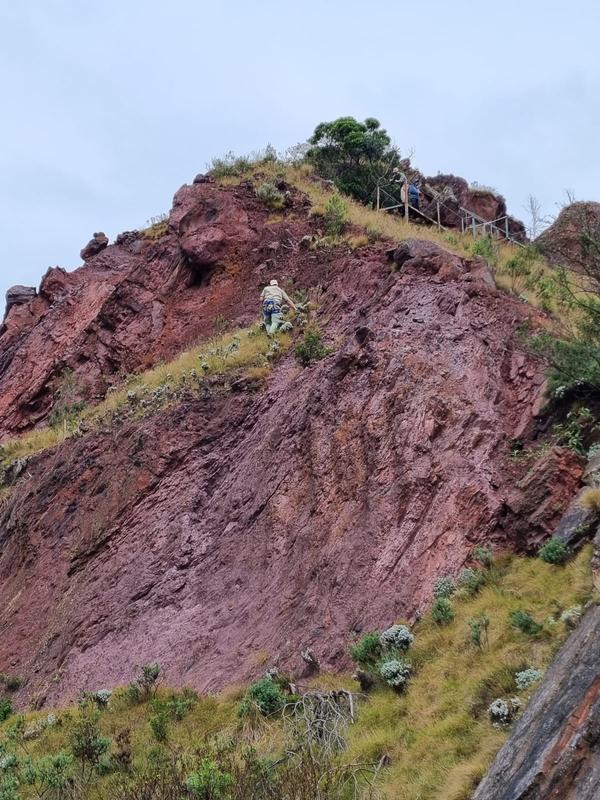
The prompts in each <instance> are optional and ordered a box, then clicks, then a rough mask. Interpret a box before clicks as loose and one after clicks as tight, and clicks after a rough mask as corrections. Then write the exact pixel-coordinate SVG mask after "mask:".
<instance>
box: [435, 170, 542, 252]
mask: <svg viewBox="0 0 600 800" xmlns="http://www.w3.org/2000/svg"><path fill="white" fill-rule="evenodd" d="M422 184H423V187H424V189H425V195H424V198H423V204H422V210H423V211H424V212H425V213H426V214H427V215H428V216H429V217H431V218H432V219H434V220H435V219H437V207H436V203H435V201H432V200H431V199H428V198H427V186H430V187H432V188H433V189H434V190H435V191H436V192H437V193H438V194H441V195H442V197H443V206H442V207H441V208H440V222H441V223H442V225H444V226H446V227H449V228H460V226H461V216H462V215H461V212H460V208H461V207H462V208H466V209H468V210H469V211H472V212H473V213H474V214H477V216H479V217H481V218H482V219H484V220H487V221H489V222H494V221H496V220H500V221H498V222H496V224H497V226H498V227H499V228H500V230H501V231H503V232H504V231H505V230H506V228H507V229H508V233H509V235H510V236H511V237H512V238H514V239H516V240H517V241H522V242H525V241H526V240H527V235H526V232H525V226H524V225H523V223H522V222H521V221H520V220H517V219H515V218H514V217H510V216H509V217H508V218H507V220H506V221H505V220H504V217H506V216H507V213H508V212H507V209H506V200H505V199H504V198H503V197H502V196H501V195H499V194H496V193H495V192H493V191H491V190H488V189H484V188H481V189H479V188H477V187H474V188H473V187H469V184H468V183H467V182H466V181H465V180H464V178H458V177H457V176H456V175H436V176H435V177H432V178H424V179H423V181H422Z"/></svg>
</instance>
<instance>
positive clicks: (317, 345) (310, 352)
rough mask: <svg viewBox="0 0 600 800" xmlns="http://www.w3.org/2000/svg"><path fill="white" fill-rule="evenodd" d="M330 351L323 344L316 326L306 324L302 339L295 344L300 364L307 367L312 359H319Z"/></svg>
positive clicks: (321, 336)
mask: <svg viewBox="0 0 600 800" xmlns="http://www.w3.org/2000/svg"><path fill="white" fill-rule="evenodd" d="M330 352H331V349H330V348H329V347H326V346H325V345H324V344H323V335H322V334H321V331H320V329H319V328H318V326H317V325H315V324H312V325H308V326H307V327H306V330H305V331H304V338H303V340H302V341H301V342H300V344H298V345H297V346H296V358H297V359H298V361H299V362H300V363H301V364H302V366H304V367H307V366H308V365H309V364H312V363H313V362H314V361H320V360H321V359H322V358H325V357H326V356H328V355H329V354H330Z"/></svg>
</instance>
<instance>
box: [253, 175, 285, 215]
mask: <svg viewBox="0 0 600 800" xmlns="http://www.w3.org/2000/svg"><path fill="white" fill-rule="evenodd" d="M256 196H257V197H258V199H259V200H260V201H261V202H263V203H264V204H265V205H266V206H268V207H269V208H271V209H273V211H280V210H281V209H282V208H283V207H284V205H285V195H284V194H283V192H280V191H279V189H278V188H277V187H276V186H275V185H274V184H272V183H268V182H267V181H265V182H264V183H261V185H260V186H259V187H258V189H256Z"/></svg>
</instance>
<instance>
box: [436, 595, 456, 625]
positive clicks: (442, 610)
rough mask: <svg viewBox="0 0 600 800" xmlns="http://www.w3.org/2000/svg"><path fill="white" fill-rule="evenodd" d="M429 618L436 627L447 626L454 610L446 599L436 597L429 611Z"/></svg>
mask: <svg viewBox="0 0 600 800" xmlns="http://www.w3.org/2000/svg"><path fill="white" fill-rule="evenodd" d="M431 616H432V619H433V621H434V622H437V624H438V625H448V623H450V622H452V620H453V619H454V609H453V608H452V603H451V602H450V600H448V598H447V597H437V598H436V599H435V602H434V603H433V606H432V609H431Z"/></svg>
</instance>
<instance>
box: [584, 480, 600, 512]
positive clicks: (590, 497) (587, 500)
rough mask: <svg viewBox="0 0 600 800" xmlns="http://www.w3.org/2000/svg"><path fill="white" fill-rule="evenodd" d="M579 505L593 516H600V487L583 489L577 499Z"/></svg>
mask: <svg viewBox="0 0 600 800" xmlns="http://www.w3.org/2000/svg"><path fill="white" fill-rule="evenodd" d="M579 504H580V505H581V506H582V508H585V509H586V511H591V512H593V513H594V514H600V487H597V486H590V487H589V488H588V489H585V490H584V491H583V492H582V494H581V497H580V499H579Z"/></svg>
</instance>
